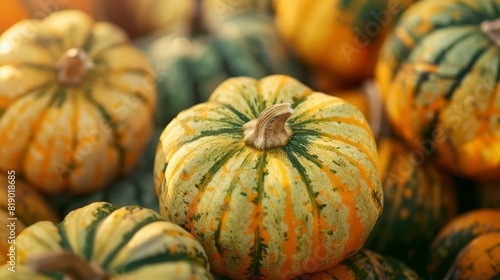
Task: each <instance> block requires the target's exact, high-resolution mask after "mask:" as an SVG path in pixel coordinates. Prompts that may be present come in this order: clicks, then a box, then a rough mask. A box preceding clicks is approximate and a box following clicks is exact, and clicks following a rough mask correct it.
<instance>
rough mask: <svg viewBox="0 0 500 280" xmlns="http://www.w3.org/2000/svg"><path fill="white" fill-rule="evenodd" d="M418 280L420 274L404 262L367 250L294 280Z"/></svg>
mask: <svg viewBox="0 0 500 280" xmlns="http://www.w3.org/2000/svg"><path fill="white" fill-rule="evenodd" d="M338 279H342V280H358V279H359V280H378V279H401V280H403V279H404V280H418V279H419V276H418V274H417V273H416V272H415V271H413V270H412V269H411V268H410V267H408V266H407V265H406V264H405V263H404V262H402V261H400V260H398V259H395V258H393V257H389V256H382V255H380V254H379V253H376V252H374V251H370V250H367V249H361V250H360V251H358V252H357V253H356V254H355V255H353V256H352V257H350V258H348V259H346V260H344V261H342V262H341V263H339V264H338V265H336V266H334V267H333V268H330V269H327V270H325V271H320V272H317V273H312V274H305V275H301V276H299V277H297V278H294V279H293V280H338Z"/></svg>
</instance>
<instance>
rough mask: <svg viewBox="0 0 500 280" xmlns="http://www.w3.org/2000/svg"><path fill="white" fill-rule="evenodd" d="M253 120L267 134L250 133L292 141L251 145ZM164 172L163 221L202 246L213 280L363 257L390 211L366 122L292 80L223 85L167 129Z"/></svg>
mask: <svg viewBox="0 0 500 280" xmlns="http://www.w3.org/2000/svg"><path fill="white" fill-rule="evenodd" d="M280 106H281V107H280ZM289 106H290V107H291V109H292V110H290V107H289ZM266 108H268V111H265V109H266ZM273 108H274V109H276V108H278V109H277V110H273ZM283 110H284V111H283ZM198 112H204V114H203V116H200V114H199V113H198ZM265 112H274V113H278V115H279V114H281V113H283V112H284V113H286V114H285V115H286V120H285V119H281V118H280V117H277V118H274V117H262V116H263V115H266V113H265ZM289 113H290V114H289ZM253 120H256V121H257V122H259V121H263V122H265V123H266V124H265V125H263V124H257V125H255V127H254V126H247V127H246V128H249V127H250V129H253V128H256V127H267V128H272V129H269V130H268V131H267V130H265V129H264V130H259V129H256V131H260V132H262V133H263V134H264V137H273V135H274V133H278V134H280V135H285V136H287V137H289V139H288V140H287V141H278V142H275V143H274V144H273V147H272V148H264V147H263V146H262V145H260V144H257V145H254V144H255V143H254V144H250V145H249V143H248V142H252V141H256V140H257V139H260V138H259V137H256V138H247V143H245V141H244V130H245V124H247V123H249V122H253ZM283 120H285V122H283ZM261 125H263V126H261ZM266 125H267V126H266ZM274 128H276V129H274ZM288 129H289V130H290V131H291V132H292V133H291V134H288V132H287V131H289V130H288ZM259 141H260V140H258V141H257V142H259ZM264 142H265V141H264ZM264 142H263V143H264ZM259 143H260V142H259ZM158 155H160V156H158ZM165 165H166V169H164V168H163V167H164V166H165ZM155 166H156V167H157V169H155V178H157V179H156V180H155V184H156V187H157V188H158V189H159V190H160V192H159V193H160V195H159V200H160V205H161V210H162V215H163V216H165V217H167V218H169V219H172V220H173V221H174V222H176V223H177V224H180V225H182V226H183V227H185V228H186V229H187V230H188V231H190V232H191V233H192V234H193V235H194V236H196V237H197V239H198V240H199V241H200V242H201V243H202V244H203V246H204V248H206V251H207V254H208V256H209V259H210V262H211V266H212V268H213V270H214V271H216V272H218V273H224V274H226V275H227V276H229V277H231V278H245V279H258V278H262V277H265V278H283V277H285V278H293V277H294V276H297V275H300V274H303V273H305V272H312V271H316V270H320V269H323V268H327V267H330V266H332V265H333V264H335V263H338V262H339V261H341V260H342V259H343V258H345V257H346V256H347V255H349V254H350V253H351V252H352V251H355V250H358V249H359V248H360V247H361V246H362V244H363V243H364V241H365V240H366V238H367V237H368V233H369V232H370V231H371V229H372V227H373V225H374V222H375V220H376V219H377V218H378V215H379V214H380V211H381V208H382V205H381V199H382V192H381V187H380V181H379V179H378V171H377V166H378V164H377V153H376V149H375V143H374V139H373V136H372V134H371V130H370V128H369V127H368V125H367V123H366V120H365V119H364V117H363V115H362V113H361V112H359V111H358V110H357V109H356V108H355V107H354V106H351V105H349V104H347V103H345V102H344V101H343V100H341V99H338V98H335V97H331V96H328V95H326V94H322V93H318V92H313V91H312V90H310V89H309V88H307V87H305V86H304V85H302V84H300V83H299V82H297V81H296V80H294V79H293V78H290V77H287V76H269V77H266V78H264V79H262V80H255V79H251V78H234V79H229V80H227V81H226V82H224V83H222V84H221V85H220V86H219V87H218V89H217V90H216V91H215V92H214V93H213V94H212V96H211V98H210V99H209V101H208V102H206V103H202V104H200V105H197V106H194V107H192V108H191V109H188V110H185V111H183V112H181V113H180V114H179V115H178V116H177V117H176V118H175V119H174V120H173V121H172V122H171V123H170V124H169V125H168V126H167V127H166V128H165V130H164V132H163V134H162V135H161V137H160V144H159V148H158V154H157V157H156V163H155Z"/></svg>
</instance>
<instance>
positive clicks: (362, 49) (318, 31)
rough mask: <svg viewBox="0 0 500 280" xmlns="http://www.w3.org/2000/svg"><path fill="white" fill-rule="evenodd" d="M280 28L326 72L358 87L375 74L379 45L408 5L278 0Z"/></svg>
mask: <svg viewBox="0 0 500 280" xmlns="http://www.w3.org/2000/svg"><path fill="white" fill-rule="evenodd" d="M274 5H275V11H276V27H277V29H278V31H279V32H280V34H281V35H282V37H283V38H284V40H285V41H286V42H287V44H288V45H290V47H291V48H292V50H294V53H296V54H297V56H298V57H299V58H300V59H301V61H303V62H304V63H306V64H307V65H309V66H310V67H311V68H313V69H314V71H316V72H318V73H320V74H321V75H327V76H331V77H338V78H340V80H341V81H342V84H343V85H342V86H343V87H346V86H354V85H356V84H357V83H359V82H361V81H363V80H364V79H367V78H370V77H372V76H373V72H374V68H375V63H376V61H377V56H378V52H379V49H380V47H381V45H382V43H383V41H384V38H385V37H386V35H387V34H388V32H389V31H390V28H391V25H392V21H393V20H394V19H395V18H396V16H397V15H398V14H399V13H400V12H401V11H402V10H403V6H402V5H401V3H400V2H399V1H387V0H369V1H365V0H347V1H343V0H342V1H341V0H318V1H313V2H311V1H309V0H295V1H288V0H276V1H275V3H274Z"/></svg>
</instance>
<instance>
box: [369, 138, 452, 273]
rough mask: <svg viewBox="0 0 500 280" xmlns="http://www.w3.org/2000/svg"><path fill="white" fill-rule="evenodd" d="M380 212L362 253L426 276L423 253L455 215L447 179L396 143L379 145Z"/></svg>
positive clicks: (383, 140) (416, 153)
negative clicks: (371, 252) (388, 259)
mask: <svg viewBox="0 0 500 280" xmlns="http://www.w3.org/2000/svg"><path fill="white" fill-rule="evenodd" d="M378 157H379V168H380V172H381V174H382V187H383V190H384V211H383V212H382V215H381V216H380V218H379V219H378V221H377V224H376V225H375V228H374V229H373V231H372V233H371V234H370V237H369V238H368V240H367V242H366V244H365V247H366V248H368V249H371V250H374V251H376V252H379V253H382V254H385V255H390V256H393V257H396V258H398V259H401V260H402V261H404V262H405V263H407V264H409V265H410V266H411V267H412V268H413V269H415V270H417V271H418V272H419V273H422V272H423V271H425V258H426V255H427V250H428V248H429V246H430V244H431V242H432V240H433V239H434V237H435V235H436V234H437V232H438V231H439V230H440V229H441V227H442V226H443V225H444V224H445V223H446V222H448V221H449V220H450V219H451V218H453V217H454V216H455V215H456V214H457V201H456V197H455V189H454V186H453V184H452V179H451V178H450V177H449V176H448V175H446V174H445V173H443V172H442V171H441V170H438V169H437V168H436V167H435V166H434V165H433V164H432V163H431V162H429V161H426V160H425V159H426V158H425V155H423V154H422V153H421V152H420V151H418V150H411V149H409V148H408V147H407V146H405V145H404V144H403V143H402V142H401V141H400V140H397V139H395V138H381V139H379V141H378Z"/></svg>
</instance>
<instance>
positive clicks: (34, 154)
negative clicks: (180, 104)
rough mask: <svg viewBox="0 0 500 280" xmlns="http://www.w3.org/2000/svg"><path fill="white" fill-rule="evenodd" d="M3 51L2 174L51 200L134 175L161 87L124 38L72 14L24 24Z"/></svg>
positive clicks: (5, 38) (2, 40)
mask: <svg viewBox="0 0 500 280" xmlns="http://www.w3.org/2000/svg"><path fill="white" fill-rule="evenodd" d="M0 44H2V46H5V47H4V48H2V50H1V52H0V72H1V73H2V75H0V158H1V159H2V161H1V162H0V170H15V171H16V174H20V175H23V176H24V177H25V178H26V180H27V181H28V182H29V183H30V184H31V185H33V186H34V187H36V188H38V189H39V190H41V191H43V192H45V193H48V194H56V193H62V192H68V193H71V194H84V193H89V192H92V191H95V190H97V189H99V188H101V187H103V186H105V185H106V184H108V183H110V182H111V181H112V180H114V179H115V178H116V177H117V176H118V175H120V174H124V173H126V172H127V171H129V170H130V168H131V167H132V166H133V165H134V164H135V163H136V161H137V159H138V157H139V156H140V155H141V153H142V152H143V150H144V148H145V146H146V144H147V143H148V141H149V138H150V136H151V134H152V132H153V128H154V123H153V115H154V112H153V111H154V107H155V104H156V88H155V82H154V75H153V72H152V71H151V68H150V67H149V64H148V62H147V59H146V58H145V57H144V56H143V55H142V53H141V52H140V51H138V50H137V49H135V48H133V47H131V45H130V43H129V41H128V39H127V37H126V35H125V34H124V33H123V31H121V30H120V29H118V28H117V27H115V26H114V25H111V24H109V23H105V22H98V23H96V22H94V21H93V20H92V19H91V18H90V17H89V16H88V15H86V14H84V13H83V12H80V11H76V10H65V11H60V12H55V13H53V14H51V15H50V16H48V17H47V18H46V19H44V20H43V21H36V20H25V21H21V22H19V23H17V24H16V25H15V26H13V27H12V28H11V29H9V30H8V31H7V32H5V33H4V34H3V35H2V36H1V37H0ZM27 108H29V109H27Z"/></svg>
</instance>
